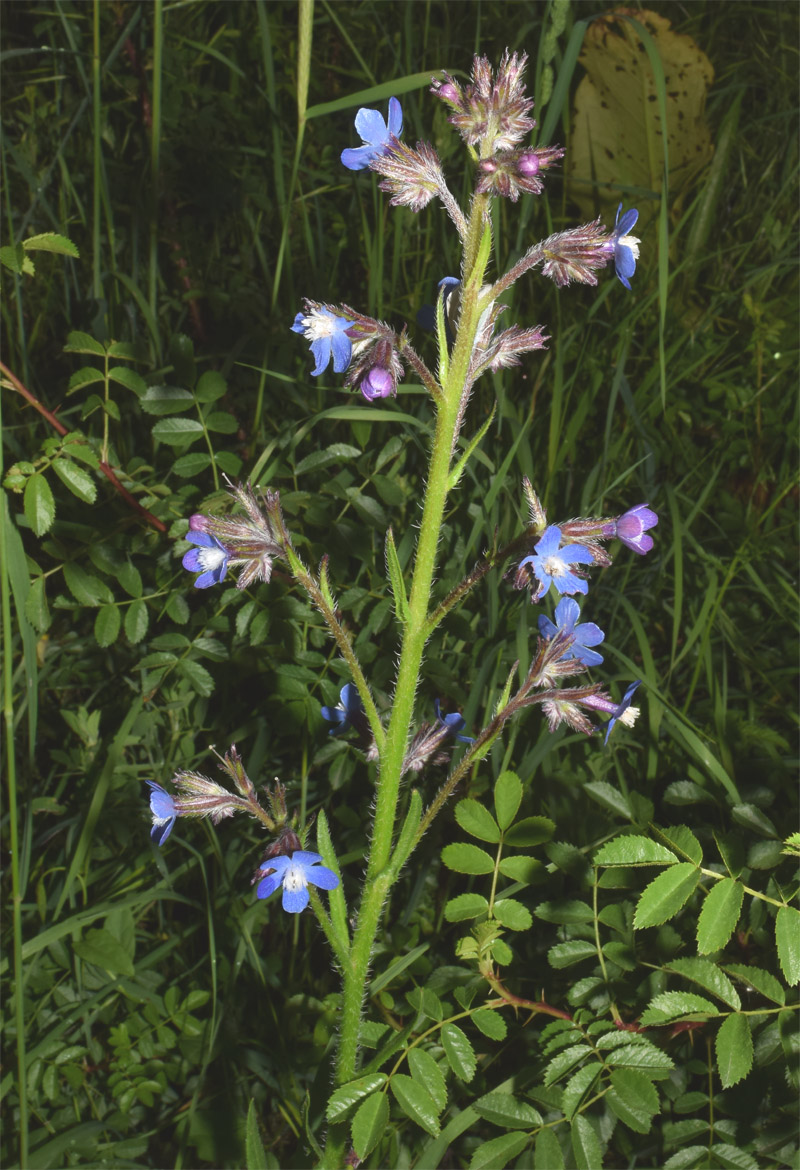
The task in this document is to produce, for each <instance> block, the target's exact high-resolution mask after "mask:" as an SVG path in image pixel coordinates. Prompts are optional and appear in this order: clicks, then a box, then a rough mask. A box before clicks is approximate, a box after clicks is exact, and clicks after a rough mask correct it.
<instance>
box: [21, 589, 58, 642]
mask: <svg viewBox="0 0 800 1170" xmlns="http://www.w3.org/2000/svg"><path fill="white" fill-rule="evenodd" d="M25 616H26V618H27V619H28V621H29V622H30V623H31V625H32V626H33V627H34V628H35V629H36V630H38V632H39V633H40V634H43V633H44V631H45V630H46V629H47V628H48V627H49V625H50V622H51V620H52V618H51V616H50V608H49V606H48V604H47V593H46V591H45V582H44V577H37V578H36V579H35V580H33V581H31V587H30V589H29V591H28V596H27V597H26V598H25Z"/></svg>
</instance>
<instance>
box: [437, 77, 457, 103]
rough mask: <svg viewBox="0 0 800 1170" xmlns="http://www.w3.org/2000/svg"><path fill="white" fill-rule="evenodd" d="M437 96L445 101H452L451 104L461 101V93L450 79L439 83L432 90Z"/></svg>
mask: <svg viewBox="0 0 800 1170" xmlns="http://www.w3.org/2000/svg"><path fill="white" fill-rule="evenodd" d="M433 92H434V93H435V94H436V96H437V97H440V98H441V99H442V100H443V101H445V102H452V103H453V105H456V106H457V105H458V104H459V103H460V101H461V94H460V92H459V91H458V89H456V87H455V86H454V85H453V84H452V82H450V81H446V82H445V83H444V85H439V86H437V88H436V89H435V90H434V91H433Z"/></svg>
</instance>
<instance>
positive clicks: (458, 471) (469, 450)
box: [437, 314, 513, 824]
mask: <svg viewBox="0 0 800 1170" xmlns="http://www.w3.org/2000/svg"><path fill="white" fill-rule="evenodd" d="M437 316H438V314H437ZM442 376H444V375H442ZM496 410H497V403H496V402H495V403H493V404H492V409H491V411H490V412H489V417H488V418H487V419H486V421H485V422H484V424H483V426H482V427H481V429H480V430H479V431H478V433H477V434H476V435H475V436H474V437H473V438H472V439H470V440H469V442H468V443H467V447H466V450H465V451H464V454H463V455H462V456H461V458H460V459H459V460H458V462H457V463H456V464H455V466H454V467H453V468H452V470H451V472H450V477H449V479H448V481H447V490H448V491H452V490H453V488H454V487H455V486H456V484H457V483H458V481H459V480H460V479H461V476H462V475H463V474H464V470H465V468H466V466H467V464H468V463H469V460H470V457H471V456H472V454H473V453H474V452H475V450H476V449H477V447H478V444H479V443H480V441H481V439H482V438H483V436H484V435H485V434H486V432H487V431H488V429H489V427H490V426H491V425H492V421H493V419H494V416H495V411H496ZM512 820H513V817H512ZM509 824H510V822H509Z"/></svg>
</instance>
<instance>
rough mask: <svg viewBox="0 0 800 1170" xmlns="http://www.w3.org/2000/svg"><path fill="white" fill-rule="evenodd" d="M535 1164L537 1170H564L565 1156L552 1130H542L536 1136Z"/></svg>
mask: <svg viewBox="0 0 800 1170" xmlns="http://www.w3.org/2000/svg"><path fill="white" fill-rule="evenodd" d="M533 1164H534V1166H535V1168H536V1170H564V1155H563V1154H562V1152H561V1146H560V1144H559V1141H558V1138H557V1137H556V1135H555V1132H554V1131H553V1130H552V1129H543V1130H540V1131H539V1133H538V1134H537V1135H536V1146H535V1149H534V1155H533Z"/></svg>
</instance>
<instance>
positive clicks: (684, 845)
mask: <svg viewBox="0 0 800 1170" xmlns="http://www.w3.org/2000/svg"><path fill="white" fill-rule="evenodd" d="M659 834H660V835H661V836H662V837H663V838H664V840H665V841H666V842H667V844H668V845H669V846H670V848H671V849H674V850H675V852H676V853H677V854H678V856H679V857H680V856H681V855H685V856H686V857H687V858H688V859H689V861H693V862H694V863H695V865H700V864H701V863H702V861H703V848H702V846H701V844H700V842H699V841H698V840H697V838H696V837H695V835H694V833H693V832H692V830H691V829H689V828H687V826H686V825H670V827H669V828H668V829H659Z"/></svg>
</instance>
